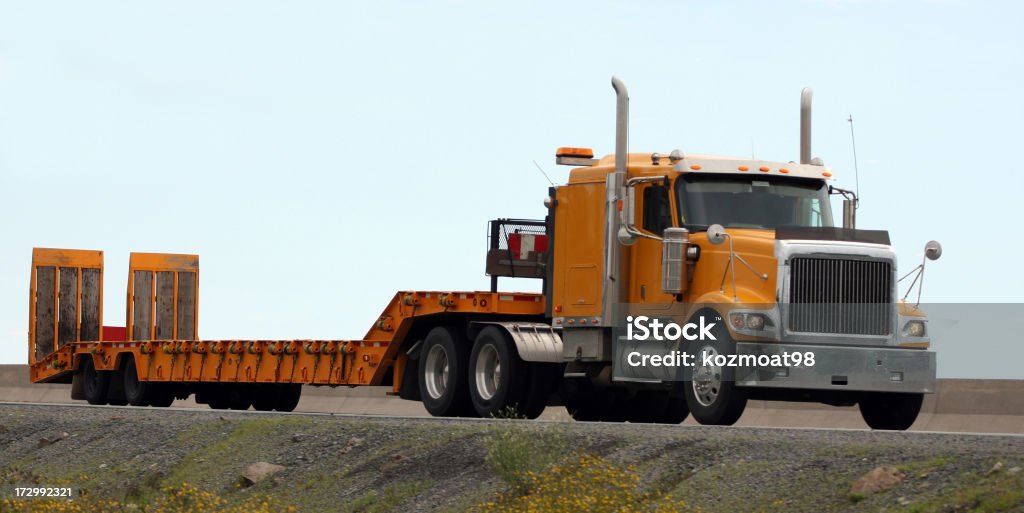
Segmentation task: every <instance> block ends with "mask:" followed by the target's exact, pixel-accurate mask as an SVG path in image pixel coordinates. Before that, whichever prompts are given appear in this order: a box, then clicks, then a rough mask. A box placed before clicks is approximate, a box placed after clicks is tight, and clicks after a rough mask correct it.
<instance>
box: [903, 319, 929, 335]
mask: <svg viewBox="0 0 1024 513" xmlns="http://www.w3.org/2000/svg"><path fill="white" fill-rule="evenodd" d="M924 332H925V329H924V321H909V322H907V323H906V324H905V325H903V334H904V335H906V336H908V337H923V336H924Z"/></svg>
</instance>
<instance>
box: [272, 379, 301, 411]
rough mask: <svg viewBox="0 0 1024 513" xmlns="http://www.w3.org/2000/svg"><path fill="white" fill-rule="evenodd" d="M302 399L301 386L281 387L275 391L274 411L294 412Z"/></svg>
mask: <svg viewBox="0 0 1024 513" xmlns="http://www.w3.org/2000/svg"><path fill="white" fill-rule="evenodd" d="M300 398H302V385H281V388H280V389H279V390H278V391H277V403H276V404H275V405H274V410H276V411H284V412H289V411H295V407H296V406H298V405H299V399H300Z"/></svg>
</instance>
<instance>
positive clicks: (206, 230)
mask: <svg viewBox="0 0 1024 513" xmlns="http://www.w3.org/2000/svg"><path fill="white" fill-rule="evenodd" d="M1022 11H1024V7H1022V6H1021V4H1019V3H1015V2H967V1H954V0H949V1H923V2H922V1H872V0H827V1H811V0H808V1H780V2H730V1H723V2H653V1H652V2H603V1H593V2H564V3H563V2H558V3H555V2H526V1H524V2H469V1H465V2H287V3H283V2H188V1H186V2H181V1H176V2H147V3H144V4H143V3H138V2H127V1H125V2H105V1H98V2H87V3H86V2H70V1H67V2H61V1H53V2H7V1H0V363H23V362H25V361H26V360H27V351H26V344H25V340H26V334H27V327H28V323H27V318H28V305H27V301H26V298H27V296H28V294H27V290H28V286H29V283H28V282H29V270H30V265H31V250H32V248H33V247H37V246H38V247H63V248H81V249H100V250H103V251H104V252H105V253H104V254H105V266H106V267H105V268H106V282H105V290H106V291H107V292H106V294H105V298H104V312H105V316H104V318H105V324H107V325H121V324H123V322H124V321H123V313H122V312H124V294H123V293H122V292H119V291H123V290H125V284H126V281H127V268H128V254H129V253H130V252H132V251H148V252H172V253H195V254H199V255H200V262H201V268H202V271H201V275H200V315H199V334H200V336H201V337H203V338H264V339H268V338H359V337H361V336H362V334H363V333H365V331H366V329H367V328H368V327H369V325H370V323H371V322H373V321H374V320H375V319H376V317H377V315H378V314H379V313H380V311H381V309H383V307H384V306H385V305H386V303H387V301H388V300H389V299H390V298H391V296H392V295H393V294H394V293H395V291H397V290H409V289H420V290H470V289H485V288H486V287H487V286H488V279H487V277H486V276H485V275H484V253H485V248H486V223H487V220H489V219H493V218H497V217H518V218H541V217H543V215H544V213H545V210H544V207H543V205H542V200H543V198H544V197H545V195H546V191H547V187H548V182H547V180H546V179H545V178H544V176H543V175H542V174H541V173H540V172H539V171H538V170H537V169H536V167H535V166H534V164H533V161H536V162H537V163H538V164H540V166H541V167H542V168H543V169H544V170H545V172H546V173H547V175H548V176H550V177H551V179H552V180H554V181H555V182H558V183H564V181H565V180H566V177H567V174H568V168H565V167H556V166H555V165H554V150H555V148H557V147H559V146H586V147H592V148H594V149H595V153H597V154H599V155H603V154H607V153H611V152H612V151H613V149H614V109H615V103H614V94H613V91H612V89H611V86H610V83H609V79H610V77H611V76H612V75H613V74H615V75H618V76H620V77H622V79H623V80H624V81H625V82H626V84H627V85H628V87H629V91H630V96H631V103H630V109H631V126H630V129H631V132H630V148H631V150H632V151H637V152H641V151H644V152H653V151H659V152H663V153H667V152H668V151H671V150H672V149H675V148H679V149H681V150H683V151H684V152H694V153H716V154H725V155H736V156H741V157H748V156H750V155H752V154H753V155H754V156H756V157H757V158H762V159H767V160H779V161H789V160H795V159H797V158H798V149H799V141H798V133H799V126H798V125H799V111H798V106H799V94H800V90H801V88H803V87H805V86H812V87H813V88H814V139H813V140H814V143H813V153H814V155H815V156H818V157H821V158H822V159H823V160H824V161H825V163H826V164H828V165H830V166H831V167H832V168H833V171H834V172H835V174H836V176H837V177H838V181H837V182H835V184H836V185H838V186H841V187H848V188H853V187H854V186H855V185H856V184H858V183H859V191H860V195H861V198H862V201H861V208H860V210H859V212H858V225H859V227H861V228H876V229H887V230H889V231H890V234H891V237H892V241H893V245H894V248H895V249H896V251H897V252H898V256H899V267H900V269H901V273H902V271H906V270H909V269H910V268H912V267H913V266H914V265H916V264H917V263H918V262H919V261H920V259H921V254H922V249H923V247H924V244H925V243H926V242H927V241H928V240H931V239H937V240H939V241H940V242H942V244H943V246H944V254H943V257H942V259H941V260H939V261H936V262H930V263H929V267H928V271H927V279H926V280H925V289H924V293H923V300H924V301H925V302H933V303H1019V302H1021V294H1022V293H1021V290H1024V272H1022V271H1020V270H1018V269H1016V267H1017V266H1016V265H1015V264H1016V262H1017V261H1018V260H1019V257H1018V255H1019V253H1020V250H1021V243H1020V242H1019V240H1020V239H1019V237H1018V236H1017V234H1016V233H1015V228H1014V223H1013V219H1014V218H1015V216H1014V210H1015V208H1014V207H1016V206H1018V205H1017V204H1018V201H1019V199H1018V198H1019V192H1018V191H1020V190H1021V189H1022V187H1021V186H1022V185H1024V184H1022V181H1024V179H1022V173H1021V172H1020V169H1019V168H1020V165H1019V164H1017V162H1016V158H1015V157H1013V153H1014V151H1015V150H1016V148H1018V147H1019V142H1020V137H1021V135H1022V130H1021V124H1022V120H1024V99H1022V94H1021V88H1020V84H1021V82H1022V78H1024V77H1022V73H1024V72H1022V69H1024V68H1022V67H1021V66H1020V65H1019V63H1020V58H1019V51H1020V49H1021V48H1024V31H1021V30H1020V29H1019V27H1018V24H1019V20H1020V19H1024V12H1022ZM850 115H852V116H853V119H854V130H855V134H856V148H857V157H858V160H857V166H856V167H857V168H859V173H858V174H859V180H858V179H856V177H855V174H854V167H855V166H854V158H853V152H852V148H851V133H850V129H851V126H850V123H849V122H848V121H847V119H848V116H850ZM1007 159H1009V160H1007ZM837 217H838V216H837ZM509 284H510V286H512V287H514V288H517V289H520V290H536V288H537V286H538V284H536V283H532V282H529V281H523V282H520V283H513V282H509ZM1021 313H1024V311H1022V312H1021ZM1016 331H1017V330H1014V332H1016ZM1015 342H1016V341H1015V340H1007V339H1005V338H999V337H998V335H996V336H994V337H993V338H986V339H985V340H969V341H968V340H956V341H951V340H948V341H943V342H942V344H937V350H938V351H939V374H940V377H1002V378H1014V377H1015V378H1024V371H1021V370H1019V367H1020V366H1019V365H1013V364H1012V362H1013V361H1016V362H1020V361H1021V357H1022V356H1024V349H1021V348H1020V347H1019V345H1017V344H1016V343H1015ZM943 351H947V354H950V355H951V356H950V357H949V358H948V359H946V360H945V361H946V362H947V363H946V364H943V361H944V360H943ZM979 351H980V353H986V352H988V353H987V354H997V353H996V351H1011V356H1013V355H1015V356H1016V357H1015V358H1009V359H1007V358H1002V360H1003V361H1002V363H998V364H996V365H995V366H991V365H987V364H986V363H985V362H984V361H983V359H981V358H980V357H975V359H974V360H970V362H972V363H970V365H968V366H967V367H966V368H965V367H964V366H963V365H960V364H957V360H958V359H959V358H960V356H962V355H966V354H968V353H969V352H971V353H978V352H979ZM996 359H1000V358H996ZM1008 362H1009V363H1008Z"/></svg>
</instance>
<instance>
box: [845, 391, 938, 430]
mask: <svg viewBox="0 0 1024 513" xmlns="http://www.w3.org/2000/svg"><path fill="white" fill-rule="evenodd" d="M923 402H924V394H902V393H889V392H874V393H867V394H864V396H862V397H861V399H860V401H858V406H860V414H861V416H862V417H864V422H866V423H867V424H868V426H869V427H871V429H888V430H894V431H905V430H907V429H909V428H910V426H912V425H913V424H914V421H915V420H917V415H918V414H919V413H921V403H923Z"/></svg>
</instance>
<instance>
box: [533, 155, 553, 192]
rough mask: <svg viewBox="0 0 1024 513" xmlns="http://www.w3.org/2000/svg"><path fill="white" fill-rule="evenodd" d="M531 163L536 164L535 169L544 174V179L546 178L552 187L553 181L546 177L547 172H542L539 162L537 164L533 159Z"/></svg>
mask: <svg viewBox="0 0 1024 513" xmlns="http://www.w3.org/2000/svg"><path fill="white" fill-rule="evenodd" d="M533 165H535V166H537V171H540V174H542V175H544V179H546V180H547V181H548V183H549V184H551V186H552V187H554V186H555V182H552V181H551V178H550V177H548V174H547V173H545V172H544V168H542V167H540V164H538V163H537V161H536V160H534V161H533Z"/></svg>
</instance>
